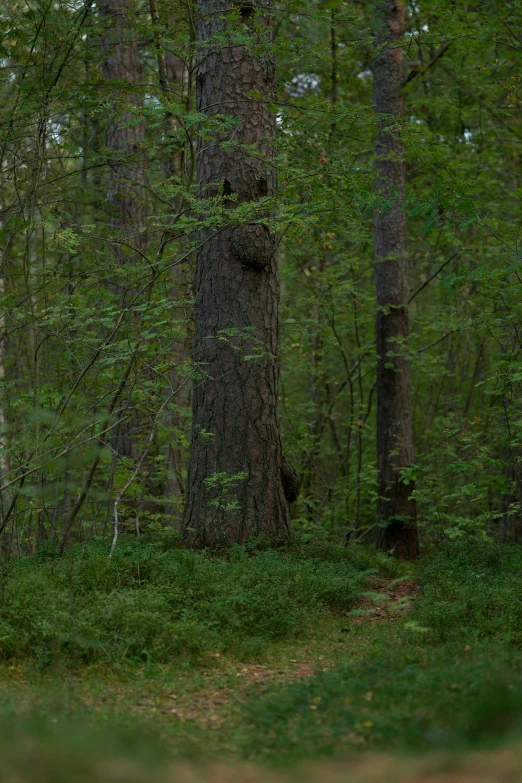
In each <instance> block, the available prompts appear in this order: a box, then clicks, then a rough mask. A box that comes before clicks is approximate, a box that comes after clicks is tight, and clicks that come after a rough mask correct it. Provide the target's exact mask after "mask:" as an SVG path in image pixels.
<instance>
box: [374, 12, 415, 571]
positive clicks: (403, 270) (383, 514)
mask: <svg viewBox="0 0 522 783" xmlns="http://www.w3.org/2000/svg"><path fill="white" fill-rule="evenodd" d="M375 25H376V46H377V50H376V55H375V58H374V62H373V100H374V108H375V112H376V114H377V118H378V123H379V133H378V137H377V141H376V148H375V155H376V164H375V165H376V190H377V194H378V195H379V197H380V199H381V204H380V206H379V207H378V209H377V211H376V213H375V223H374V232H375V286H376V294H377V317H376V347H377V384H376V393H377V464H378V491H379V500H378V506H377V531H378V532H377V546H378V547H379V548H380V549H384V550H386V551H391V552H393V553H394V554H396V555H397V556H399V557H402V558H406V559H414V558H416V557H417V555H418V549H419V543H418V532H417V524H416V508H415V501H414V500H411V499H410V495H411V492H412V489H413V487H412V485H411V484H409V485H406V484H404V483H403V482H402V481H401V472H402V470H403V469H404V468H407V467H409V466H410V465H411V464H412V462H413V441H412V424H411V405H410V396H411V394H410V365H409V361H408V358H407V356H406V352H407V341H408V334H409V324H408V294H409V290H408V259H407V253H406V216H405V177H406V171H405V163H404V150H403V146H402V143H401V141H400V139H399V135H398V127H397V124H398V122H400V119H401V118H402V116H403V113H404V99H403V96H402V92H401V87H402V83H403V53H402V49H401V46H400V41H401V38H402V37H403V35H404V4H403V3H402V2H398V0H376V7H375Z"/></svg>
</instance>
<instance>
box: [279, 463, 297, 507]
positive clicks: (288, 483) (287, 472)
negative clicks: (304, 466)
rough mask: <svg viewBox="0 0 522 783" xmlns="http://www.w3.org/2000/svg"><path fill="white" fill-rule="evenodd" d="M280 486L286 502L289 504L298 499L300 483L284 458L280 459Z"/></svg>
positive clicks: (290, 465) (290, 464)
mask: <svg viewBox="0 0 522 783" xmlns="http://www.w3.org/2000/svg"><path fill="white" fill-rule="evenodd" d="M281 484H282V485H283V491H284V493H285V498H286V499H287V501H288V502H289V503H294V502H295V501H296V500H297V498H298V497H299V490H300V488H301V482H300V480H299V476H298V475H297V471H296V469H295V468H294V466H293V465H292V463H291V462H289V461H288V460H287V458H286V457H282V459H281Z"/></svg>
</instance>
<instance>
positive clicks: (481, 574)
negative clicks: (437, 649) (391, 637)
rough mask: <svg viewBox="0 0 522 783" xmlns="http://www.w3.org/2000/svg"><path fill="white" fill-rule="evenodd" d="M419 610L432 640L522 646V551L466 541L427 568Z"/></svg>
mask: <svg viewBox="0 0 522 783" xmlns="http://www.w3.org/2000/svg"><path fill="white" fill-rule="evenodd" d="M419 579H420V582H421V586H422V601H421V602H419V605H418V607H417V610H416V618H417V620H418V622H419V625H421V626H424V627H426V628H427V629H428V634H429V639H431V640H433V641H448V640H450V639H459V638H466V639H467V640H468V641H469V640H470V639H475V638H485V637H488V636H494V637H497V638H499V637H501V638H503V639H505V640H507V641H510V642H512V643H515V644H520V643H521V642H522V547H520V546H519V545H514V544H497V543H495V542H491V541H481V540H477V539H474V538H465V539H463V540H461V541H456V542H453V543H448V544H446V545H445V546H444V547H442V548H441V549H440V550H439V551H438V552H437V553H435V554H432V555H430V557H429V558H426V559H425V560H424V561H423V562H422V564H421V569H420V574H419Z"/></svg>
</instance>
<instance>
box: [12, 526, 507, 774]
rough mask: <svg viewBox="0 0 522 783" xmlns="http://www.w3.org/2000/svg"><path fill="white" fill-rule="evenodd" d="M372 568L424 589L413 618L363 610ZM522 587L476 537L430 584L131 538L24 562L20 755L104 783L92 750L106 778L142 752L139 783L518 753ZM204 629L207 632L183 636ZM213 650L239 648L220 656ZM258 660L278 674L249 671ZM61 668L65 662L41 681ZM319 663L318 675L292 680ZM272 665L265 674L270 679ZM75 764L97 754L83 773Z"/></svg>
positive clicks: (350, 553)
mask: <svg viewBox="0 0 522 783" xmlns="http://www.w3.org/2000/svg"><path fill="white" fill-rule="evenodd" d="M369 574H372V575H374V576H375V575H378V576H379V579H381V580H382V579H383V577H386V578H387V580H389V581H393V580H395V579H397V578H400V577H401V575H402V576H405V575H409V576H410V577H411V576H412V575H414V576H415V578H416V579H417V580H418V582H419V584H420V587H421V591H420V593H419V595H418V597H417V599H416V601H415V604H414V606H413V607H412V609H411V610H409V611H406V612H404V611H403V610H400V611H398V612H397V613H393V612H389V613H388V614H387V616H386V620H385V621H380V622H375V618H376V617H381V620H382V617H383V614H382V613H380V614H378V615H372V614H368V615H361V614H359V615H357V612H355V613H354V612H353V608H354V606H357V603H358V600H359V597H360V595H361V592H366V591H367V589H368V584H367V579H366V578H365V575H369ZM521 574H522V548H518V547H516V546H509V545H501V546H499V545H497V544H495V543H491V542H480V541H475V540H473V539H469V540H463V541H460V542H454V543H451V544H448V545H447V546H445V547H442V548H441V549H440V550H438V551H437V552H435V553H432V554H430V556H429V557H426V558H425V559H424V560H423V561H421V563H420V565H419V566H418V569H417V570H416V571H412V570H411V568H410V567H409V566H403V565H401V564H400V563H395V561H390V560H389V559H387V558H382V557H380V556H376V555H375V554H373V553H372V552H371V551H367V550H364V549H361V550H357V549H356V550H345V549H341V548H337V547H328V546H324V547H314V546H295V547H294V548H293V549H292V550H286V551H273V550H253V551H246V550H244V549H240V548H234V549H233V550H231V551H230V552H229V553H228V554H226V555H220V556H217V555H211V554H208V553H207V554H205V553H198V552H186V551H181V550H178V549H173V548H171V547H170V545H168V543H166V542H165V541H156V542H150V541H149V542H146V541H141V542H139V541H135V540H128V541H122V546H121V548H120V549H119V550H117V552H116V555H115V557H114V559H113V560H112V562H109V560H108V558H107V551H106V544H105V542H95V543H93V544H91V545H90V546H89V547H87V548H86V549H83V550H82V549H80V548H77V549H75V551H74V552H73V554H72V556H70V555H69V556H68V557H66V558H63V559H60V558H56V557H52V556H51V555H50V554H49V553H43V554H41V555H39V556H36V557H33V558H28V559H27V560H24V561H21V562H19V563H16V564H13V565H12V566H11V569H10V572H9V579H8V581H7V583H6V584H5V585H4V606H3V609H2V615H1V617H2V622H3V623H5V625H6V627H7V626H8V625H9V627H10V631H9V635H6V638H9V639H12V638H14V637H15V635H16V634H18V642H17V644H15V643H14V642H12V647H10V648H9V647H6V648H4V656H6V655H7V656H9V655H11V656H14V658H15V659H16V660H14V661H13V662H12V663H9V661H7V662H4V663H3V664H2V665H1V666H0V670H1V671H3V677H6V678H8V677H9V676H10V675H9V672H10V671H13V672H14V674H13V675H12V678H13V679H12V682H11V685H9V683H4V685H3V697H2V698H3V701H2V700H1V699H0V728H1V726H4V724H5V726H4V728H2V732H1V733H2V734H3V735H4V736H5V737H7V738H8V740H6V742H7V741H8V744H9V743H11V745H12V743H14V747H15V748H19V747H24V742H25V743H26V744H28V747H31V748H39V749H40V750H38V753H41V754H42V756H43V757H44V759H48V761H45V763H48V764H49V769H51V770H53V771H52V774H51V773H49V775H48V776H47V777H46V776H45V775H43V776H42V777H41V780H42V781H48V780H49V781H51V780H53V781H54V780H57V781H61V779H62V778H61V777H60V774H61V770H62V767H61V766H60V762H59V758H60V754H61V753H63V755H64V759H65V763H64V765H63V769H64V770H67V769H69V779H71V780H73V779H74V780H76V779H78V780H82V779H83V778H81V774H83V772H82V770H84V771H85V770H87V771H86V772H85V779H86V780H87V779H89V780H90V779H92V780H96V779H98V778H97V777H96V776H97V775H98V773H97V772H96V770H94V771H93V769H94V768H93V763H94V762H93V759H92V758H91V756H92V757H93V758H94V757H96V759H102V760H103V765H102V766H103V769H105V773H104V774H107V775H109V772H107V770H108V769H113V768H114V769H116V768H118V764H120V762H121V759H122V758H123V759H125V758H127V761H128V762H129V763H131V762H132V764H134V765H135V767H133V769H136V770H137V769H139V770H140V772H139V773H138V772H136V773H135V774H136V780H141V779H146V778H147V774H148V772H147V770H151V771H150V779H153V777H154V774H156V773H155V772H154V770H155V769H156V767H157V764H160V765H161V764H162V763H163V761H164V760H165V759H170V760H172V759H176V758H178V759H179V758H184V759H187V758H190V759H193V760H194V759H196V760H198V759H199V760H201V759H205V760H209V759H212V758H216V757H217V758H226V759H228V760H230V759H232V760H237V759H241V760H245V759H247V760H248V761H254V762H256V763H263V764H265V763H270V764H274V763H275V764H277V765H278V764H281V763H289V762H296V761H300V760H309V759H314V758H332V757H333V758H339V757H341V758H342V757H344V756H345V755H347V754H353V753H359V752H363V753H374V752H380V751H390V750H401V751H404V750H407V751H415V752H426V751H431V750H435V751H436V750H441V749H442V750H444V751H446V750H450V751H455V752H464V751H467V750H470V749H473V748H477V747H478V748H490V747H493V746H494V745H497V744H499V743H506V742H510V741H518V740H519V738H520V737H521V736H522V647H521V646H520V644H519V636H518V633H519V628H520V626H521V620H522V615H521V612H520V606H521V602H520V595H521V594H522V590H521V588H522V585H521V584H520V582H521ZM371 584H372V586H373V587H374V589H375V590H379V589H380V588H379V587H378V584H379V583H378V582H376V581H375V579H374V580H373V582H371ZM376 585H377V586H376ZM368 596H369V593H367V592H366V598H365V601H364V602H363V604H362V606H364V607H368ZM374 597H375V599H376V600H377V599H378V596H374ZM379 605H382V602H380V604H379ZM104 613H106V614H104ZM189 623H192V626H191V627H192V628H193V629H194V628H197V629H199V630H198V633H197V635H194V636H193V637H192V636H183V634H184V633H186V631H185V629H186V628H187V626H188V624H189ZM85 629H87V630H85ZM194 633H195V632H194ZM193 638H194V639H197V645H196V644H195V643H193V646H192V647H191V645H190V639H193ZM172 639H174V640H175V641H174V642H173V641H172ZM181 639H183V640H184V641H183V644H182V643H181V642H180V640H181ZM187 639H188V640H189V641H187ZM31 640H32V641H31ZM35 643H36V644H39V645H41V647H40V648H39V649H37V651H36V652H35V651H34V649H32V648H31V644H35ZM144 650H145V651H146V655H145V654H144V652H143V651H144ZM209 650H212V651H213V652H214V654H215V651H216V650H217V651H219V650H221V651H223V654H222V655H221V657H219V656H218V657H217V658H216V657H214V658H212V657H211V656H209V657H208V658H205V651H207V652H208V651H209ZM260 650H261V651H262V655H261V653H260ZM252 651H254V653H255V654H256V655H258V654H259V658H258V659H259V660H263V661H264V662H265V663H263V665H258V664H254V663H252V664H251V665H250V664H249V665H250V666H251V668H250V669H249V668H248V666H249V665H247V667H246V668H242V666H243V664H240V660H242V659H243V658H244V657H245V656H246V657H248V656H249V655H250V656H251V655H252ZM24 654H25V658H24ZM49 655H50V656H51V657H52V658H53V661H54V663H55V668H53V667H47V668H46V669H44V670H42V671H43V676H42V677H41V678H40V679H39V680H37V681H35V679H34V676H33V673H34V672H35V671H38V667H39V666H40V667H41V662H42V660H44V661H45V660H47V658H46V656H49ZM20 660H21V661H22V665H21V668H18V667H19V661H20ZM211 661H214V662H213V663H211ZM304 661H305V662H306V661H308V663H309V664H311V666H308V669H307V670H306V671H305V673H304V674H302V675H300V678H299V679H297V680H295V679H294V681H290V680H291V679H292V667H294V668H295V667H298V668H299V666H301V665H302V663H303V662H304ZM70 663H74V664H75V665H74V666H72V667H71V666H69V664H70ZM188 663H198V664H199V665H198V667H197V668H193V667H192V666H187V664H188ZM61 664H63V666H62V667H61ZM256 666H257V667H258V668H257V669H256ZM31 667H32V668H31ZM263 667H264V668H265V669H266V670H267V671H268V672H269V673H270V672H271V674H270V676H269V677H267V679H266V680H263V678H262V677H257V674H256V672H260V673H261V674H262V673H263ZM40 670H41V669H40ZM314 670H315V674H311V672H313V671H314ZM53 672H54V673H53ZM274 677H275V678H276V679H274ZM271 678H272V679H271ZM285 678H286V679H285ZM0 679H1V677H0ZM66 682H69V684H70V689H69V690H70V694H69V696H68V695H67V693H68V692H69V691H68V690H67V689H68V688H69V685H67V686H66V684H65V683H66ZM52 688H54V693H55V695H56V694H58V695H57V696H56V698H55V696H53V697H52V698H51V697H50V696H49V695H48V694H47V695H46V689H50V690H52ZM50 690H49V692H50ZM24 694H25V695H24ZM71 694H72V695H71ZM22 702H23V704H22ZM198 705H199V706H198ZM214 718H215V719H216V720H215V722H213V720H214ZM75 726H76V729H75V728H74V727H75ZM143 727H145V728H143ZM84 728H85V730H84ZM16 732H18V734H17V733H16ZM77 734H78V737H77V736H76V735H77ZM99 735H100V736H102V735H103V737H104V739H103V740H98V739H97V737H98V736H99ZM137 735H139V736H140V738H141V739H140V741H139V742H137V741H136V742H134V740H133V739H132V737H133V736H137ZM12 737H14V739H13V741H12V742H11V739H9V738H12ZM16 737H20V739H19V740H18V739H16ZM31 743H32V744H31ZM11 745H10V747H11ZM90 748H93V749H94V748H96V754H98V755H96V754H95V753H94V750H93V752H92V753H91V751H90ZM127 748H128V751H127ZM31 752H32V751H31ZM34 752H36V751H34ZM13 754H14V755H16V759H15V761H13V762H12V763H13V764H14V765H15V767H16V764H18V765H19V766H18V767H16V770H19V769H22V767H23V764H25V763H33V762H31V761H30V759H31V754H30V753H29V754H28V753H26V752H25V751H24V752H21V754H20V753H18V750H16V753H14V751H9V752H6V754H5V758H6V759H7V760H9V759H11V758H14V755H13ZM74 754H78V755H79V758H80V759H83V761H82V762H81V764H80V765H79V766H78V769H76V768H75V772H74V774H75V775H76V774H78V775H80V776H79V777H77V778H76V777H73V776H72V773H71V772H70V770H71V768H72V765H73V759H74ZM19 756H20V758H19ZM149 757H150V758H149ZM27 758H29V762H26V761H25V759H27ZM107 759H108V760H109V761H107ZM106 762H107V763H106ZM109 762H110V763H109ZM2 763H3V764H4V768H5V764H6V763H7V762H6V761H5V759H4V761H3V762H0V771H1V770H2V767H1V764H2ZM9 763H11V762H9ZM96 763H98V762H96ZM100 763H101V762H100ZM121 763H123V762H121ZM35 764H36V762H35ZM67 764H69V767H67ZM82 764H83V765H84V766H82ZM107 764H108V766H107ZM111 764H112V766H111ZM54 765H55V766H56V768H57V770H58V771H56V770H55V766H54ZM155 765H156V766H155ZM144 770H145V771H144ZM80 773H81V774H80ZM89 774H90V775H91V777H90V778H89ZM100 774H101V773H100ZM110 774H112V773H110ZM118 774H120V773H118ZM133 774H134V773H133ZM129 775H130V773H129ZM22 779H23V778H22ZM39 779H40V778H39ZM63 779H64V780H65V778H63ZM107 779H111V780H112V778H110V776H109V777H107ZM115 779H117V780H119V779H120V777H118V775H116V777H115ZM121 779H125V780H127V779H130V780H132V779H134V778H132V776H130V777H128V778H127V777H125V776H124V777H123V778H121Z"/></svg>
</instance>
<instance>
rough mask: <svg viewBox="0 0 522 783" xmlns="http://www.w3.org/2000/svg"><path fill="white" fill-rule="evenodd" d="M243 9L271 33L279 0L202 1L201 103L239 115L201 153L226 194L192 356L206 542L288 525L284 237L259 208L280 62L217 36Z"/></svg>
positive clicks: (199, 302) (200, 166)
mask: <svg viewBox="0 0 522 783" xmlns="http://www.w3.org/2000/svg"><path fill="white" fill-rule="evenodd" d="M234 5H239V6H240V7H239V10H238V11H236V14H238V16H236V20H237V19H238V17H239V23H240V24H243V23H244V24H245V25H246V26H247V27H249V28H250V30H251V31H252V33H253V34H254V30H255V28H254V23H255V25H258V24H259V23H261V25H262V28H263V31H264V35H266V36H270V35H271V20H270V15H269V14H270V11H271V10H272V8H273V0H262V1H261V2H258V3H257V4H256V8H254V6H253V4H252V3H249V2H243V3H240V4H237V3H236V4H234V3H232V2H231V0H199V3H198V7H199V22H198V39H199V42H200V44H201V45H202V50H201V54H200V63H199V66H198V70H197V76H196V96H197V110H198V111H199V112H201V113H203V114H204V115H206V117H208V118H215V116H216V115H218V114H219V115H221V116H226V117H227V118H228V119H230V118H236V120H237V124H236V125H235V126H234V127H233V129H232V130H228V131H227V133H226V134H223V133H222V134H221V135H220V134H219V132H218V130H216V128H215V127H214V128H213V129H210V131H209V132H210V138H209V137H208V136H207V137H206V138H202V137H201V138H200V139H199V141H198V148H197V177H198V185H199V191H200V195H201V196H202V197H207V198H208V197H211V196H216V195H219V194H221V195H222V196H223V203H224V208H223V225H222V226H220V227H218V229H217V230H216V229H215V228H213V229H209V228H205V229H203V230H202V231H201V232H200V236H199V249H198V253H197V263H196V312H195V320H196V326H195V346H194V355H195V362H196V366H197V368H199V372H200V373H201V378H200V379H197V380H195V382H194V391H193V429H192V440H191V452H190V464H189V476H188V483H187V497H186V506H185V515H184V521H183V529H184V532H185V537H186V539H187V540H188V541H189V542H191V543H192V544H196V545H200V546H209V545H210V546H214V545H223V544H227V543H230V542H232V541H237V542H241V541H245V540H246V539H248V538H249V537H252V536H256V535H259V534H264V535H266V536H268V537H273V536H280V535H281V534H284V533H286V532H287V531H288V529H289V514H288V506H287V501H286V498H285V493H284V487H283V479H282V474H281V471H282V465H283V457H282V452H281V436H280V425H279V411H278V399H277V385H278V377H277V363H276V352H277V338H278V300H279V279H278V267H277V253H276V242H275V239H274V237H273V236H272V235H271V233H270V231H269V229H268V228H267V227H265V226H264V225H263V224H262V222H260V217H259V214H257V217H256V215H255V204H256V202H258V201H259V200H260V199H263V198H264V197H266V196H268V197H270V196H273V194H274V192H275V187H276V181H275V170H274V167H273V165H272V164H271V162H270V161H271V158H272V157H273V143H272V142H273V138H274V135H275V116H274V113H273V111H272V110H271V108H270V106H269V102H270V101H271V99H272V98H273V96H274V94H275V67H274V60H273V57H272V55H271V54H270V53H269V52H268V49H267V46H266V42H261V45H259V46H258V47H257V49H256V51H255V52H253V51H252V47H251V46H245V45H238V44H236V45H234V43H233V42H232V41H230V40H229V41H228V43H227V41H226V40H225V41H223V39H221V40H220V41H219V42H217V40H216V38H215V36H216V35H225V36H226V35H227V34H228V33H231V34H233V32H232V30H233V24H232V21H231V15H230V12H231V10H232V9H233V7H234ZM256 9H257V10H256ZM255 34H256V35H260V33H259V30H258V31H257V33H255ZM212 39H214V41H212ZM205 42H207V43H205ZM257 43H258V44H259V43H260V42H259V40H258V42H257ZM223 141H233V142H234V143H235V144H236V145H246V144H248V145H255V148H256V152H257V153H258V154H256V153H254V152H253V151H252V148H250V149H249V150H246V149H242V148H241V147H240V146H236V147H235V148H234V149H230V148H224V147H223V145H222V142H223ZM245 203H251V204H252V206H253V211H252V215H253V217H252V220H251V221H250V222H248V223H246V224H244V225H242V226H240V227H238V226H234V225H233V221H234V208H235V206H236V205H237V204H245ZM231 224H232V225H231ZM249 355H250V356H255V357H257V358H252V359H248V358H245V357H248V356H249Z"/></svg>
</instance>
